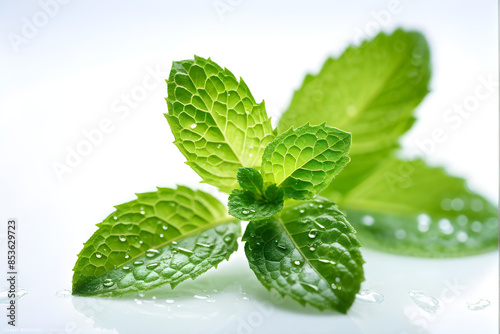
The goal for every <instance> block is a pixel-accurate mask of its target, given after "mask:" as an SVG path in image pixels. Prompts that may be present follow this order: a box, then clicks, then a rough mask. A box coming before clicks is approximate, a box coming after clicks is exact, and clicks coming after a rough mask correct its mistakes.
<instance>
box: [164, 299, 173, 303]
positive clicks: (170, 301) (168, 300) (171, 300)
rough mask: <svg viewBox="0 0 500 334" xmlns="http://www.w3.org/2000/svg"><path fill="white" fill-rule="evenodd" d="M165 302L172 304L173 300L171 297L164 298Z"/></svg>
mask: <svg viewBox="0 0 500 334" xmlns="http://www.w3.org/2000/svg"><path fill="white" fill-rule="evenodd" d="M165 303H167V304H173V303H175V300H173V299H167V300H165Z"/></svg>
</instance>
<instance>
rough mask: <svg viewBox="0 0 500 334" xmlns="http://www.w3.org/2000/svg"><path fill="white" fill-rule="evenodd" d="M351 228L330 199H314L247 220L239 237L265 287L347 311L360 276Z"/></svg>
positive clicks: (361, 263) (357, 250)
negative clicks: (277, 213)
mask: <svg viewBox="0 0 500 334" xmlns="http://www.w3.org/2000/svg"><path fill="white" fill-rule="evenodd" d="M354 233H355V231H354V229H353V228H352V227H351V225H349V223H348V222H347V220H346V218H345V216H344V214H343V213H342V212H340V211H339V210H338V208H337V206H336V205H335V204H334V203H332V202H328V201H325V200H314V201H307V202H302V203H299V204H294V205H291V206H286V207H285V208H284V209H283V211H282V212H281V213H280V214H279V215H276V216H274V217H273V218H271V219H268V220H262V221H251V222H250V223H249V224H248V226H247V229H246V231H245V234H244V236H243V241H246V244H245V254H246V256H247V258H248V261H249V263H250V268H251V269H252V270H253V271H254V273H255V275H256V276H257V278H258V279H259V281H260V282H261V283H262V284H263V285H264V286H265V287H266V288H267V289H270V288H274V289H276V290H277V291H278V292H280V293H281V294H285V295H288V296H290V297H292V298H293V299H295V300H297V301H298V302H300V303H301V304H303V305H304V304H306V303H309V304H311V305H312V306H314V307H317V308H319V309H334V310H337V311H339V312H342V313H346V312H347V310H348V309H349V308H350V306H351V305H352V303H353V302H354V299H355V296H356V293H358V291H359V289H360V286H361V282H362V281H363V280H364V273H363V263H364V261H363V258H362V257H361V253H360V251H359V243H358V240H357V239H356V237H355V236H354Z"/></svg>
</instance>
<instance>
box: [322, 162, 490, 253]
mask: <svg viewBox="0 0 500 334" xmlns="http://www.w3.org/2000/svg"><path fill="white" fill-rule="evenodd" d="M328 190H330V189H328ZM323 195H326V196H328V197H334V196H335V194H330V193H329V192H328V191H325V192H324V193H323ZM341 207H342V209H343V210H344V212H346V214H347V216H348V218H349V221H350V222H351V223H352V224H353V226H354V227H355V228H356V230H357V231H358V238H359V239H360V241H361V242H362V244H363V245H364V246H367V247H372V248H376V249H379V250H383V251H388V252H394V253H398V254H404V255H414V256H426V257H451V256H464V255H473V254H480V253H484V252H487V251H492V250H495V249H498V212H497V208H496V206H494V205H493V204H491V203H490V202H489V201H487V200H486V199H485V198H483V197H482V196H480V195H478V194H476V193H474V192H472V191H470V190H469V189H468V188H467V186H466V183H465V181H464V180H463V179H461V178H458V177H454V176H450V175H449V174H448V173H446V171H445V170H444V169H442V168H436V167H429V166H427V164H426V163H425V162H424V161H423V160H420V159H418V160H411V161H404V160H401V159H398V158H395V157H393V158H391V159H386V160H385V161H384V162H383V163H382V164H380V165H379V168H378V169H376V170H375V171H374V172H373V173H372V174H371V175H370V176H369V177H368V178H367V179H366V180H365V181H364V182H363V183H361V184H360V185H358V186H357V187H355V188H353V189H352V190H351V191H350V192H349V193H347V195H346V196H344V197H343V198H342V201H341Z"/></svg>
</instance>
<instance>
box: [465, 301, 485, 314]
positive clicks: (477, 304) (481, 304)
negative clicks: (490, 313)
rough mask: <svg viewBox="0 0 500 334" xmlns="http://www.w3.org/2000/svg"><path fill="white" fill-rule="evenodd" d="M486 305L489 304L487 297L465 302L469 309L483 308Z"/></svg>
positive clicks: (477, 309) (478, 309)
mask: <svg viewBox="0 0 500 334" xmlns="http://www.w3.org/2000/svg"><path fill="white" fill-rule="evenodd" d="M488 306H490V301H489V300H487V299H479V300H476V301H474V302H472V303H467V308H468V309H469V310H471V311H480V310H484V309H485V308H486V307H488Z"/></svg>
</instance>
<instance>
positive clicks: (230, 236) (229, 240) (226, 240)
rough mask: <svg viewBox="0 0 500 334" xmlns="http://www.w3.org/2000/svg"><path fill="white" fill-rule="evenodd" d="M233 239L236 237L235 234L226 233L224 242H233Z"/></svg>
mask: <svg viewBox="0 0 500 334" xmlns="http://www.w3.org/2000/svg"><path fill="white" fill-rule="evenodd" d="M233 239H234V235H232V234H229V235H226V236H225V237H224V242H226V243H228V242H232V241H233Z"/></svg>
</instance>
